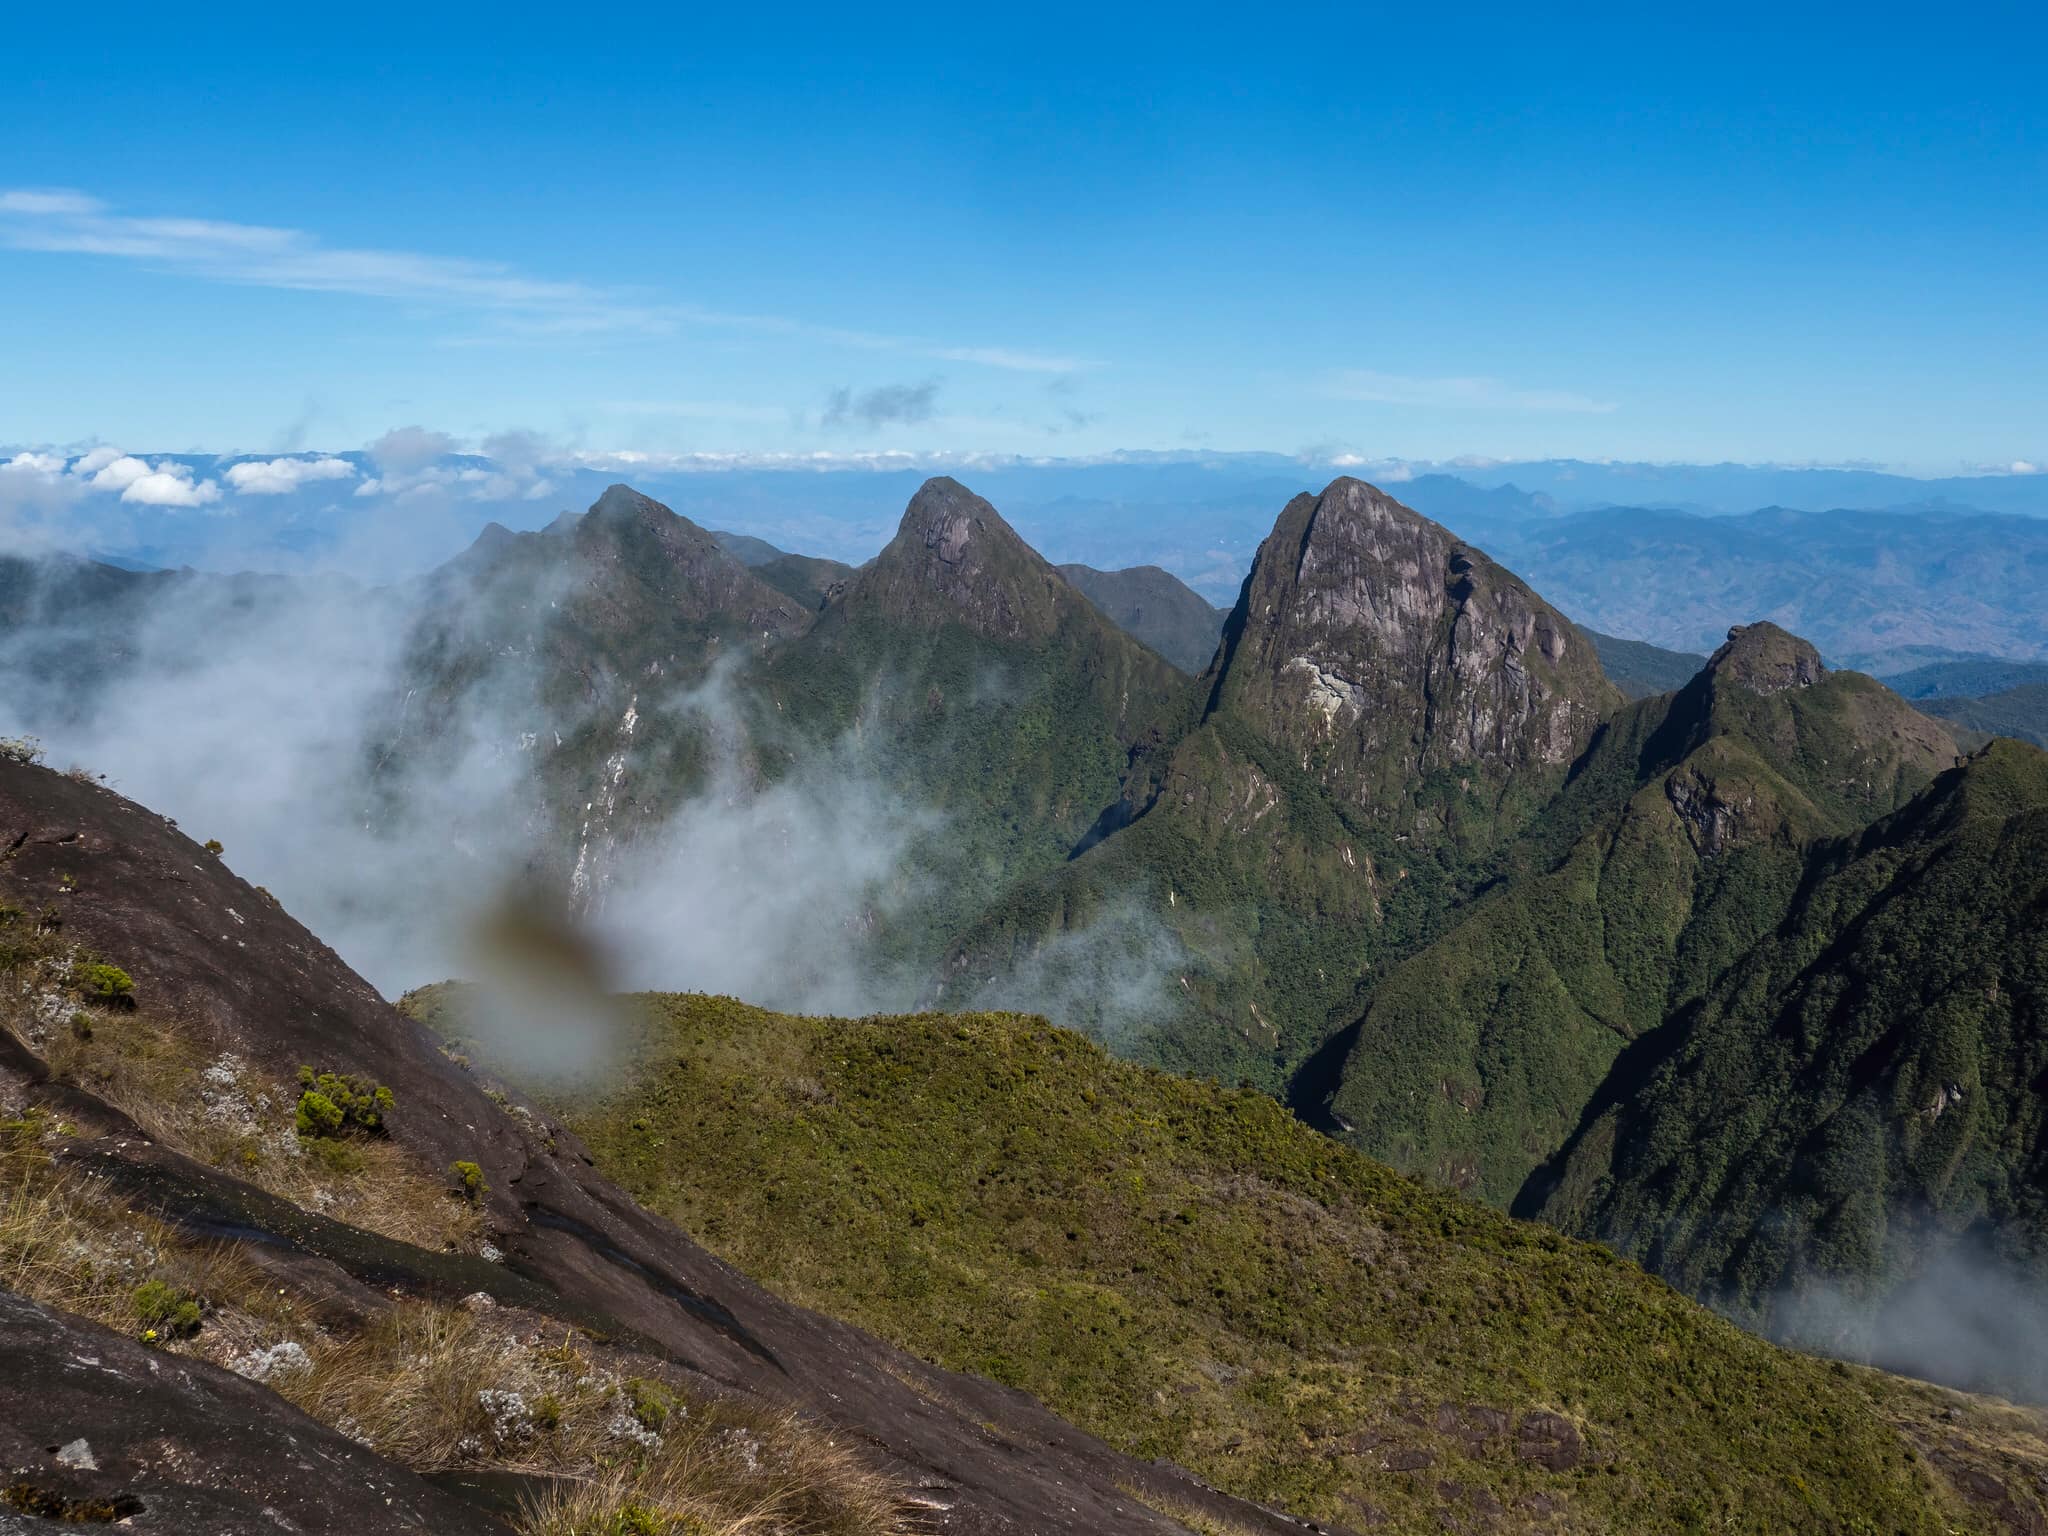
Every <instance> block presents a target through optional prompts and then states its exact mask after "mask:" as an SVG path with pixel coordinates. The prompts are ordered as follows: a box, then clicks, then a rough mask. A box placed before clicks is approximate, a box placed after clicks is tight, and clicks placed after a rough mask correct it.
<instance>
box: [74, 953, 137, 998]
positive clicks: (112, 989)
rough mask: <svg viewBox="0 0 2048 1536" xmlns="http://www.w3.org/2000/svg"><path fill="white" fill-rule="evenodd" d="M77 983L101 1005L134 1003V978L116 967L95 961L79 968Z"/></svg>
mask: <svg viewBox="0 0 2048 1536" xmlns="http://www.w3.org/2000/svg"><path fill="white" fill-rule="evenodd" d="M78 981H79V985H80V986H82V987H84V988H85V990H86V992H87V993H88V994H90V995H91V996H92V997H93V998H95V999H97V1000H98V1001H100V1002H102V1003H113V1004H118V1003H132V1002H134V1001H135V981H134V978H132V977H131V976H130V975H129V974H128V973H127V972H126V971H124V970H122V969H121V967H119V966H118V965H104V964H101V963H99V962H97V961H95V962H94V963H93V964H91V965H87V966H84V967H81V968H80V970H79V973H78Z"/></svg>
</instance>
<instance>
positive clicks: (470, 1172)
mask: <svg viewBox="0 0 2048 1536" xmlns="http://www.w3.org/2000/svg"><path fill="white" fill-rule="evenodd" d="M448 1176H449V1177H450V1178H452V1179H453V1180H454V1181H455V1192H456V1193H457V1194H458V1195H460V1196H462V1198H463V1199H465V1200H467V1201H468V1202H469V1203H470V1204H471V1205H475V1204H477V1203H478V1202H479V1201H480V1200H482V1199H483V1197H484V1196H485V1195H486V1194H487V1193H489V1191H490V1186H489V1185H488V1184H486V1183H485V1182H484V1171H483V1169H482V1168H481V1167H479V1166H478V1165H477V1164H475V1163H472V1162H470V1161H469V1160H468V1159H467V1158H462V1159H459V1160H458V1161H456V1162H453V1163H450V1164H449V1165H448Z"/></svg>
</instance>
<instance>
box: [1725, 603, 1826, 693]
mask: <svg viewBox="0 0 2048 1536" xmlns="http://www.w3.org/2000/svg"><path fill="white" fill-rule="evenodd" d="M1707 668H1708V670H1709V671H1711V672H1713V673H1714V674H1715V675H1716V676H1717V677H1719V678H1720V679H1721V680H1723V681H1726V682H1731V683H1738V684H1740V685H1741V686H1742V687H1744V688H1747V689H1749V691H1750V692H1752V693H1760V694H1763V695H1765V696H1769V695H1771V694H1774V693H1783V692H1785V691H1786V690H1787V689H1788V688H1811V687H1812V686H1813V685H1814V684H1815V683H1818V682H1819V681H1820V680H1821V679H1822V678H1824V677H1826V676H1827V675H1828V669H1827V668H1826V667H1825V666H1823V665H1822V664H1821V659H1820V652H1819V651H1817V650H1815V649H1814V648H1813V646H1812V645H1811V644H1809V643H1808V642H1807V641H1804V640H1802V639H1800V638H1799V637H1798V636H1797V635H1795V634H1791V633H1788V632H1787V631H1785V630H1782V629H1780V628H1779V627H1778V626H1777V625H1775V624H1773V623H1770V622H1769V621H1768V620H1766V621H1764V622H1762V623H1758V624H1737V625H1736V626H1735V627H1734V628H1733V629H1730V630H1729V631H1728V643H1727V644H1725V645H1723V646H1722V647H1721V649H1719V650H1718V651H1716V652H1714V654H1713V655H1712V656H1711V657H1709V658H1708V660H1707Z"/></svg>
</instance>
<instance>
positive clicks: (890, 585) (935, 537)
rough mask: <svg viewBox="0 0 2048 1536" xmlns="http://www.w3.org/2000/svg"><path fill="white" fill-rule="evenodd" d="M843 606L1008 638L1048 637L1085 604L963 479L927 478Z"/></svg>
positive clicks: (850, 591)
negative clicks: (1068, 614) (1066, 615)
mask: <svg viewBox="0 0 2048 1536" xmlns="http://www.w3.org/2000/svg"><path fill="white" fill-rule="evenodd" d="M845 603H846V605H847V606H848V607H849V608H853V609H862V608H867V609H873V610H876V611H879V612H880V613H882V614H883V615H884V616H886V617H888V618H890V619H892V620H894V621H897V622H926V623H960V624H965V625H966V626H967V627H968V628H970V629H973V630H975V631H977V632H979V633H981V634H985V635H989V636H991V637H994V638H996V639H1002V640H1016V641H1023V640H1035V639H1042V638H1043V637H1045V636H1046V635H1048V634H1050V633H1051V632H1052V631H1053V630H1054V629H1055V628H1056V627H1057V626H1058V624H1059V622H1060V619H1061V617H1062V615H1063V614H1064V613H1066V612H1067V611H1069V610H1070V609H1071V608H1072V607H1073V605H1075V604H1077V603H1078V604H1081V605H1082V606H1083V607H1084V608H1085V607H1086V599H1084V598H1082V597H1081V595H1080V594H1079V593H1078V592H1076V591H1074V589H1073V588H1072V587H1071V586H1069V585H1068V583H1067V580H1066V578H1065V577H1064V576H1062V575H1060V573H1059V572H1058V571H1056V570H1054V569H1053V568H1052V567H1051V566H1050V565H1049V564H1047V563H1046V561H1045V559H1044V557H1043V556H1041V555H1040V554H1039V553H1038V551H1036V550H1035V549H1033V548H1032V547H1031V546H1030V545H1029V544H1026V543H1025V542H1024V540H1023V539H1022V537H1020V536H1019V535H1018V533H1017V530H1016V529H1014V528H1012V527H1011V526H1010V525H1009V524H1008V523H1006V522H1005V521H1003V518H1002V515H1001V514H1000V513H998V512H997V511H996V509H995V508H994V507H992V506H990V505H989V504H988V503H987V502H986V501H984V500H982V498H981V497H979V496H977V495H975V494H974V492H972V491H970V490H968V489H967V487H966V486H964V485H962V484H961V483H960V482H959V481H957V480H954V479H952V478H950V477H948V476H944V475H940V476H937V477H935V478H933V479H930V480H927V481H925V483H924V484H923V485H922V486H920V487H918V491H917V494H916V495H914V496H913V497H911V498H910V505H909V506H908V507H906V508H905V509H904V512H903V521H902V522H901V523H900V524H899V525H898V527H897V529H896V537H895V538H893V539H891V540H890V541H889V544H888V547H887V548H885V549H884V550H883V551H882V552H881V554H879V555H878V556H876V557H875V560H874V562H873V563H872V564H871V565H870V566H868V567H867V568H866V569H865V570H863V571H862V572H861V573H860V575H859V576H858V577H857V578H856V579H855V580H854V582H853V584H852V586H851V587H850V588H849V590H848V592H847V594H846V597H845Z"/></svg>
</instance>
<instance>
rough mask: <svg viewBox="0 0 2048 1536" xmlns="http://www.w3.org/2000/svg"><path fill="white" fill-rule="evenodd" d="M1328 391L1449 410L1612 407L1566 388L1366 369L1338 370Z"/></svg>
mask: <svg viewBox="0 0 2048 1536" xmlns="http://www.w3.org/2000/svg"><path fill="white" fill-rule="evenodd" d="M1329 393H1330V394H1331V395H1333V396H1334V397H1335V398H1337V399H1339V400H1362V401H1367V402H1370V403H1371V404H1374V405H1414V406H1425V407H1429V408H1432V409H1436V410H1451V411H1560V412H1568V413H1576V414H1581V415H1596V416H1598V415H1605V414H1606V413H1607V412H1609V411H1611V410H1613V409H1614V404H1613V402H1612V401H1607V400H1595V399H1592V398H1591V397H1589V396H1586V395H1580V394H1574V393H1573V392H1572V391H1570V390H1564V389H1524V388H1520V387H1518V386H1516V385H1512V384H1507V383H1504V382H1502V381H1501V380H1499V379H1489V378H1440V379H1424V378H1416V377H1414V376H1412V375H1409V374H1402V373H1379V372H1376V371H1374V370H1372V369H1370V368H1347V369H1345V370H1343V371H1342V372H1340V373H1338V374H1337V375H1336V376H1335V377H1334V378H1333V379H1332V381H1331V384H1330V389H1329Z"/></svg>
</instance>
